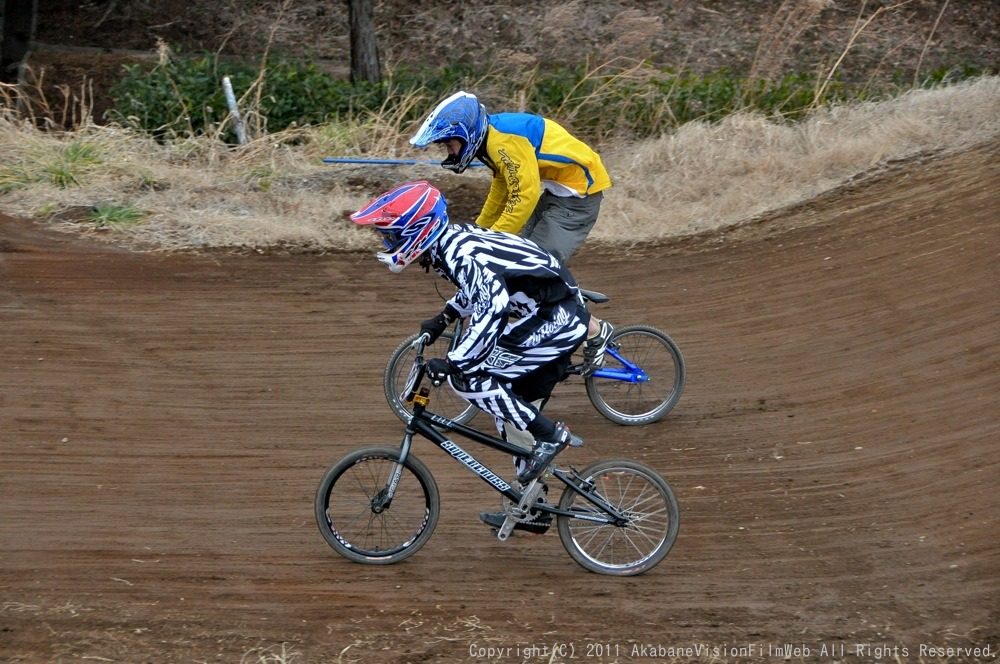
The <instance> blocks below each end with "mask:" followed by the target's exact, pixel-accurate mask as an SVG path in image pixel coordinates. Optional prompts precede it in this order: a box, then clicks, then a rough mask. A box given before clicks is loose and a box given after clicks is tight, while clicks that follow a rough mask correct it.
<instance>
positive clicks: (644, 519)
mask: <svg viewBox="0 0 1000 664" xmlns="http://www.w3.org/2000/svg"><path fill="white" fill-rule="evenodd" d="M427 339H428V337H427V336H426V335H421V336H419V337H418V338H417V340H416V343H415V344H414V345H413V347H412V348H413V350H414V356H413V361H412V363H411V367H410V371H409V373H408V375H407V380H406V383H405V385H404V386H403V392H402V393H401V396H400V399H401V400H402V401H403V402H404V403H407V405H408V406H410V407H411V408H412V410H407V411H406V412H407V418H406V430H405V432H404V434H403V440H402V443H401V444H400V445H399V446H398V447H392V446H372V447H363V448H361V449H357V450H355V451H353V452H350V453H349V454H347V455H345V456H344V457H342V458H341V459H339V460H338V461H336V462H335V463H334V464H333V465H332V466H330V468H329V469H328V470H327V471H326V474H325V475H324V476H323V479H322V480H321V481H320V484H319V487H318V489H317V491H316V502H315V510H316V522H317V524H318V525H319V529H320V532H322V534H323V537H324V539H326V541H327V543H328V544H329V545H330V546H331V547H332V548H333V550H334V551H336V552H337V553H339V554H340V555H342V556H344V557H345V558H347V559H349V560H352V561H354V562H357V563H363V564H369V565H385V564H390V563H397V562H400V561H401V560H405V559H406V558H408V557H410V556H412V555H413V554H414V553H416V552H417V551H418V550H420V548H421V547H423V546H424V544H426V543H427V541H428V540H429V539H430V537H431V534H432V533H433V532H434V528H435V526H436V525H437V522H438V517H439V515H440V512H441V500H440V494H439V492H438V486H437V483H436V482H435V480H434V477H433V475H432V474H431V472H430V470H429V469H428V468H427V466H426V465H424V463H423V462H421V461H420V459H418V458H417V456H416V455H414V454H413V452H412V449H411V448H412V446H413V441H414V439H415V438H417V437H422V438H425V439H427V440H429V441H431V442H432V443H434V444H435V445H436V446H437V447H439V448H440V449H442V450H443V451H444V452H446V453H447V454H448V455H449V456H451V457H452V458H453V459H455V460H456V461H458V462H459V463H460V464H462V465H463V466H465V467H466V468H467V469H469V470H470V471H472V472H473V473H475V474H476V475H478V476H479V477H480V478H481V479H482V480H483V481H485V482H486V483H487V484H488V485H489V486H491V487H492V488H493V489H494V490H495V491H497V492H499V493H500V494H501V495H502V496H503V500H502V504H503V509H504V515H505V519H504V522H503V525H502V526H501V527H500V528H499V529H498V530H497V531H496V535H497V538H498V539H499V540H500V541H505V540H507V538H508V537H509V536H510V534H511V531H512V530H513V528H514V526H515V525H516V524H518V523H528V522H531V521H534V520H536V519H538V518H539V517H540V516H541V515H543V514H548V515H551V516H552V517H554V518H555V521H556V524H557V530H558V532H559V540H560V541H561V542H562V545H563V547H565V549H566V551H567V552H568V553H569V555H570V556H571V557H572V558H573V560H574V561H576V562H577V563H579V564H580V565H581V566H583V567H584V568H585V569H587V570H590V571H592V572H596V573H599V574H608V575H613V576H633V575H636V574H641V573H643V572H646V571H648V570H650V569H652V568H653V567H654V566H656V565H657V564H658V563H660V562H661V561H662V560H663V559H664V558H665V557H666V555H667V554H668V553H669V552H670V549H671V547H672V546H673V545H674V541H675V540H676V539H677V532H678V527H679V524H680V512H679V508H678V505H677V499H676V498H675V497H674V492H673V490H672V489H671V488H670V485H669V484H668V483H667V481H666V480H665V479H664V478H663V477H662V476H661V475H660V474H659V473H658V472H656V471H655V470H653V469H652V468H650V467H649V466H647V465H645V464H642V463H638V462H636V461H630V460H627V459H611V460H606V461H598V462H596V463H592V464H590V465H588V466H587V467H585V468H583V469H582V470H577V469H575V468H574V467H572V466H566V467H561V466H560V465H558V464H557V463H556V462H558V457H557V459H556V462H554V463H553V464H551V465H550V466H549V468H547V469H546V471H545V472H544V473H543V474H542V475H541V476H539V477H538V478H537V479H535V480H533V481H531V482H530V483H528V484H527V485H526V486H521V485H520V484H519V483H517V482H516V481H514V482H508V481H507V480H505V479H503V477H501V476H500V475H499V474H497V473H495V472H494V471H492V470H490V468H489V467H487V466H486V465H485V464H484V463H481V462H480V461H478V460H477V459H476V458H475V456H473V455H472V454H470V453H469V452H467V451H466V450H465V449H463V448H462V447H461V446H459V445H458V443H456V442H455V441H454V440H453V438H454V437H455V434H457V435H458V436H461V437H463V438H465V439H468V440H470V441H472V442H475V443H478V444H480V445H485V446H486V447H489V448H492V449H495V450H499V451H501V452H505V453H507V454H510V455H512V456H515V457H518V458H520V459H525V458H527V457H528V456H530V453H531V450H530V449H528V448H526V447H522V446H520V445H517V444H516V443H512V442H508V441H505V440H502V439H500V438H496V437H493V436H489V435H486V434H484V433H482V432H480V431H477V430H476V429H472V428H470V427H468V426H466V425H464V424H462V423H460V422H456V421H455V420H453V419H450V418H447V417H442V416H440V415H436V414H434V413H433V412H431V411H430V410H428V406H429V405H430V394H431V389H430V387H431V385H425V384H424V383H425V379H427V372H426V368H425V367H426V363H425V360H424V354H423V351H424V345H425V344H426V342H427ZM426 382H427V383H431V384H433V383H434V382H440V381H436V380H430V379H428V380H426ZM438 393H440V391H438ZM556 482H559V483H561V484H562V485H564V488H563V491H562V494H561V497H560V498H559V501H558V503H555V504H552V503H550V502H549V501H548V485H549V484H555V483H556Z"/></svg>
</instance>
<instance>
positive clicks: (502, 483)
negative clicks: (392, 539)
mask: <svg viewBox="0 0 1000 664" xmlns="http://www.w3.org/2000/svg"><path fill="white" fill-rule="evenodd" d="M415 369H416V370H417V372H418V373H417V374H416V377H415V380H414V381H413V386H412V388H410V390H409V395H408V396H407V403H412V404H413V416H412V417H411V419H410V421H409V423H408V424H407V426H406V431H405V433H404V434H403V441H402V443H401V445H400V452H399V461H398V463H397V464H396V466H395V468H394V469H393V472H392V474H391V476H390V478H389V483H388V485H387V487H386V489H385V490H384V491H383V492H381V495H380V496H378V497H376V500H374V501H373V509H376V511H377V512H380V511H382V510H384V509H385V508H387V507H388V506H389V504H390V503H391V502H392V497H393V494H394V493H395V490H396V485H397V484H398V482H399V478H400V476H401V474H402V472H403V463H404V462H405V461H406V457H407V456H408V455H409V453H410V448H411V447H412V445H413V437H414V436H416V435H420V436H423V437H424V438H426V439H427V440H429V441H431V442H433V443H434V444H435V445H437V446H438V447H439V448H441V449H442V450H443V451H444V452H446V453H447V454H448V455H449V456H451V457H452V458H453V459H455V460H456V461H458V462H459V463H461V464H462V465H463V466H465V467H466V468H468V469H469V470H470V471H472V472H473V473H475V474H476V475H477V476H479V478H480V479H482V480H483V481H484V482H486V483H487V484H488V485H490V486H491V487H493V489H494V490H495V491H497V492H499V493H500V494H502V495H503V496H505V497H506V498H508V499H509V500H511V501H512V502H513V503H515V504H518V505H522V504H523V501H524V498H525V491H523V490H520V489H518V488H516V487H514V486H512V485H511V484H510V483H508V482H507V481H506V480H504V479H503V478H502V477H500V476H499V475H497V474H496V473H494V472H493V471H492V470H491V469H490V468H489V466H487V465H486V464H484V463H482V462H480V461H479V460H478V459H476V458H475V456H473V455H472V454H470V453H469V452H467V451H465V450H464V449H463V448H462V447H461V446H460V445H458V444H457V443H455V442H454V441H452V440H451V439H449V438H448V437H447V436H445V435H444V434H443V433H442V432H441V431H440V429H444V430H445V431H448V432H452V433H456V434H458V435H460V436H462V437H464V438H467V439H469V440H472V441H474V442H476V443H479V444H481V445H485V446H487V447H490V448H492V449H495V450H498V451H500V452H507V453H508V454H511V455H513V456H516V457H518V458H520V459H526V458H528V457H529V456H530V455H531V451H530V450H527V449H525V448H523V447H521V446H520V445H516V444H514V443H511V442H508V441H506V440H503V439H501V438H496V437H494V436H490V435H487V434H484V433H483V432H481V431H477V430H476V429H473V428H471V427H468V426H465V425H464V424H460V423H458V422H455V421H453V420H450V419H448V418H447V417H442V416H440V415H437V414H435V413H432V412H429V411H428V410H427V405H428V403H429V401H430V397H429V390H428V389H427V388H426V387H424V388H421V387H420V383H421V381H422V380H423V378H424V367H423V357H422V349H421V352H418V355H417V358H416V359H415ZM551 474H552V475H553V476H554V477H556V478H557V479H558V480H559V481H561V482H562V483H563V484H565V485H566V486H568V487H570V488H571V489H572V490H573V491H575V492H576V493H578V494H579V495H581V496H582V497H583V498H584V499H586V500H587V501H588V502H590V503H591V504H593V505H594V506H595V507H596V508H598V509H599V510H600V511H601V512H603V513H604V514H605V515H606V516H602V515H600V514H597V513H585V512H582V511H579V510H562V509H559V508H558V507H553V506H552V505H548V504H545V503H534V502H531V508H532V509H537V510H539V511H543V512H548V513H550V514H553V515H556V516H566V517H572V518H577V519H584V520H587V521H594V522H597V523H604V524H611V525H614V526H625V525H627V524H628V522H629V518H628V517H626V516H625V515H623V514H622V513H621V512H619V511H618V510H616V509H615V508H614V507H612V506H611V505H609V504H608V503H607V502H606V501H605V500H603V499H602V498H601V497H600V496H598V495H595V494H594V493H593V489H594V486H593V484H592V483H589V482H586V481H585V480H583V479H582V478H580V477H579V475H577V474H576V471H575V470H574V469H573V468H572V466H570V472H569V473H567V472H566V471H563V470H560V469H558V468H553V469H552V470H551ZM532 486H533V484H529V485H528V487H529V488H530V487H532ZM535 495H536V496H537V491H536V493H535ZM531 501H534V496H532V497H531ZM510 525H511V526H513V523H511V524H510ZM509 532H510V530H509V529H507V533H503V531H501V535H500V538H501V539H506V534H509Z"/></svg>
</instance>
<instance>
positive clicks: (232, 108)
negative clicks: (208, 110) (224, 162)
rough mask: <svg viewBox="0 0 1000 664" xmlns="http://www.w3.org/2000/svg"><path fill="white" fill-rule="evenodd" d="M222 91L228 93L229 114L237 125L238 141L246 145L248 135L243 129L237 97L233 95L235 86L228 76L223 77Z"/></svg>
mask: <svg viewBox="0 0 1000 664" xmlns="http://www.w3.org/2000/svg"><path fill="white" fill-rule="evenodd" d="M222 89H223V90H225V91H226V103H227V104H229V114H230V115H231V116H233V122H235V123H236V140H238V141H239V142H240V145H246V144H247V133H246V130H245V129H244V128H243V120H242V119H241V118H240V109H239V107H238V106H237V105H236V95H234V94H233V84H232V83H231V82H230V80H229V77H228V76H223V77H222Z"/></svg>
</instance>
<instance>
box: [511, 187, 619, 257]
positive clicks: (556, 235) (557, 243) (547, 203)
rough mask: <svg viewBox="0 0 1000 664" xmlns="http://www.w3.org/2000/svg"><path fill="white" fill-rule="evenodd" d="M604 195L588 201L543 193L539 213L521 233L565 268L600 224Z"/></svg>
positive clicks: (528, 222)
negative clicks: (598, 219) (599, 215)
mask: <svg viewBox="0 0 1000 664" xmlns="http://www.w3.org/2000/svg"><path fill="white" fill-rule="evenodd" d="M602 200H604V192H601V191H599V192H597V193H596V194H591V195H590V196H586V197H584V198H574V197H563V196H556V195H554V194H552V193H550V192H548V191H543V192H542V196H541V198H540V199H538V205H537V206H536V207H535V211H534V212H533V213H532V214H531V216H530V217H529V218H528V221H527V223H525V224H524V228H523V229H522V230H521V237H523V238H526V239H528V240H531V241H532V242H534V243H535V244H537V245H538V246H539V247H541V248H542V249H545V250H546V251H548V252H549V253H550V254H552V255H553V256H555V257H556V258H558V259H559V262H560V263H562V264H563V265H565V264H566V262H567V261H569V259H570V258H571V257H572V256H573V254H575V253H576V250H577V249H579V248H580V245H582V244H583V241H584V240H586V239H587V235H588V234H589V233H590V230H591V229H592V228H593V227H594V224H595V223H597V215H598V213H599V212H600V211H601V201H602Z"/></svg>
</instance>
